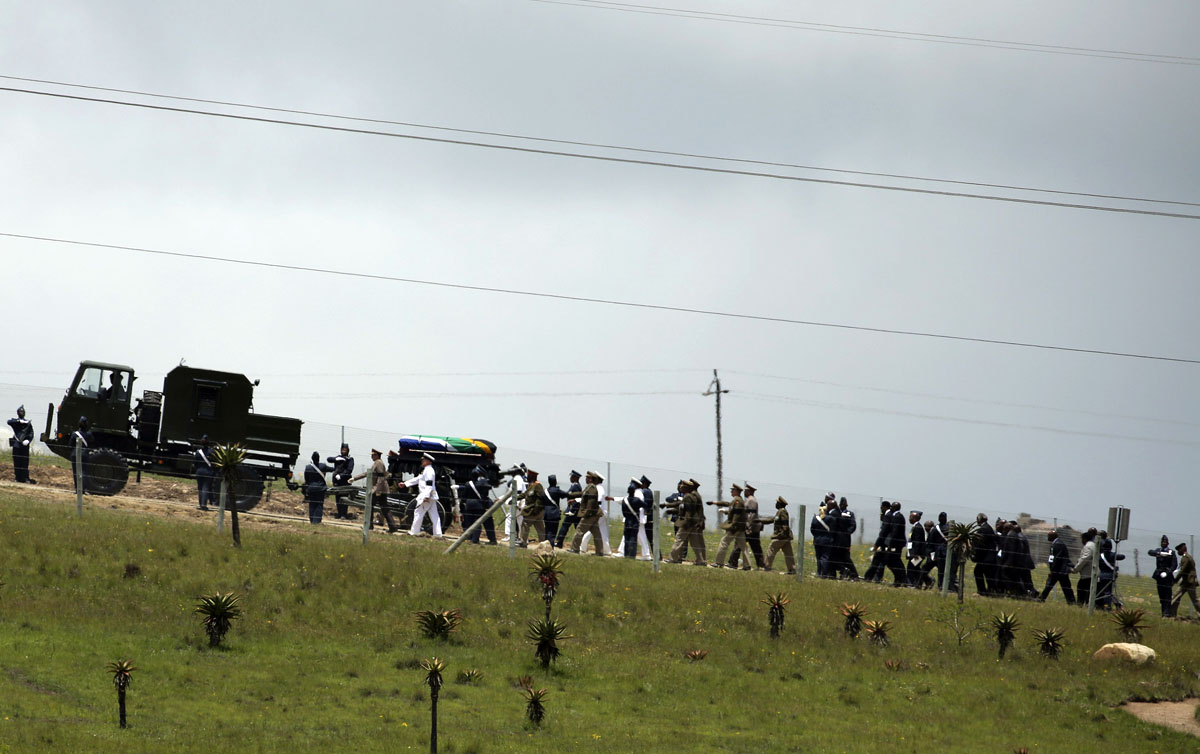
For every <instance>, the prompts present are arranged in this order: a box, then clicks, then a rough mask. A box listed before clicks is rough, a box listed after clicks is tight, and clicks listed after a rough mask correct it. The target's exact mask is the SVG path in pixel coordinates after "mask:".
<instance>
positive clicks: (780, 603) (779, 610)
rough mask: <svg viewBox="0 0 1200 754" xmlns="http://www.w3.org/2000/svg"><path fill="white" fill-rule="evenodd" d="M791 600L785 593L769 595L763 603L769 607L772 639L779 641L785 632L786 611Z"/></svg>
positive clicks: (768, 619)
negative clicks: (784, 619) (782, 631)
mask: <svg viewBox="0 0 1200 754" xmlns="http://www.w3.org/2000/svg"><path fill="white" fill-rule="evenodd" d="M790 602H791V600H790V599H788V597H787V595H786V594H784V593H783V592H778V593H776V594H768V595H767V596H766V599H764V600H762V603H763V604H764V605H766V606H767V608H768V609H767V621H768V622H769V623H770V625H771V638H772V639H778V638H779V632H780V631H781V630H783V617H784V609H785V608H786V607H787V606H788V603H790Z"/></svg>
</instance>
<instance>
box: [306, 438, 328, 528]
mask: <svg viewBox="0 0 1200 754" xmlns="http://www.w3.org/2000/svg"><path fill="white" fill-rule="evenodd" d="M332 470H333V467H331V466H326V465H325V464H323V463H321V454H320V453H318V452H317V451H315V450H314V451H313V454H312V460H311V461H310V462H309V464H308V465H307V466H305V467H304V500H305V501H306V502H307V503H308V521H309V523H313V524H319V523H321V519H322V518H324V516H325V490H327V489H329V486H328V485H326V484H325V474H326V473H327V472H329V471H332Z"/></svg>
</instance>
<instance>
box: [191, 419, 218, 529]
mask: <svg viewBox="0 0 1200 754" xmlns="http://www.w3.org/2000/svg"><path fill="white" fill-rule="evenodd" d="M192 473H193V474H194V475H195V477H196V493H197V494H198V496H199V498H200V510H202V511H206V510H208V504H209V503H212V502H215V500H216V495H217V492H216V480H217V469H216V467H214V466H213V463H212V451H211V450H210V449H209V447H208V435H203V436H201V437H200V442H199V444H198V445H197V446H196V449H195V450H193V451H192Z"/></svg>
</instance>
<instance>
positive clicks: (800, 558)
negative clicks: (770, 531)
mask: <svg viewBox="0 0 1200 754" xmlns="http://www.w3.org/2000/svg"><path fill="white" fill-rule="evenodd" d="M807 518H808V506H807V505H805V504H803V503H801V504H800V511H799V515H798V517H797V518H796V520H797V521H798V522H799V526H797V527H796V528H797V529H799V531H798V532H797V534H798V536H797V537H796V581H798V582H799V581H804V522H805V521H806V520H807Z"/></svg>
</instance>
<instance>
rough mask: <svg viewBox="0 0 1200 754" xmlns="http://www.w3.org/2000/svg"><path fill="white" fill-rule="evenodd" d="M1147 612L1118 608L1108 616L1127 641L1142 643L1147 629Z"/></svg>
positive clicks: (1138, 609)
mask: <svg viewBox="0 0 1200 754" xmlns="http://www.w3.org/2000/svg"><path fill="white" fill-rule="evenodd" d="M1145 617H1146V611H1145V610H1143V609H1141V608H1140V607H1139V608H1133V609H1126V608H1123V607H1118V608H1117V609H1115V610H1113V611H1112V615H1110V616H1108V620H1109V622H1111V623H1113V624H1115V625H1116V627H1117V631H1118V633H1120V634H1121V636H1122V637H1124V638H1125V639H1126V640H1127V641H1133V642H1140V641H1141V640H1142V631H1143V629H1145V628H1146V623H1145V620H1144V619H1145Z"/></svg>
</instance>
